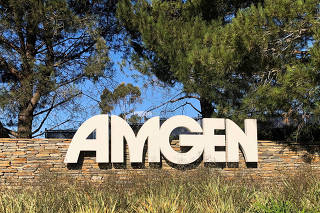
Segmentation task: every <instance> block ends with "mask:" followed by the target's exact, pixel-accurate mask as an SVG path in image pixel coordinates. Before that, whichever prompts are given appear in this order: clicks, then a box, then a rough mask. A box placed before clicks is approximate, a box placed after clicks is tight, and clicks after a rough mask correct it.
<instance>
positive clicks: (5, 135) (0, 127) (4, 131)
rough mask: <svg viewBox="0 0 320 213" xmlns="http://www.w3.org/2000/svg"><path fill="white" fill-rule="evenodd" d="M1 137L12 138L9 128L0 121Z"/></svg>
mask: <svg viewBox="0 0 320 213" xmlns="http://www.w3.org/2000/svg"><path fill="white" fill-rule="evenodd" d="M0 138H10V136H9V133H8V130H7V129H6V128H4V126H3V125H2V123H1V122H0Z"/></svg>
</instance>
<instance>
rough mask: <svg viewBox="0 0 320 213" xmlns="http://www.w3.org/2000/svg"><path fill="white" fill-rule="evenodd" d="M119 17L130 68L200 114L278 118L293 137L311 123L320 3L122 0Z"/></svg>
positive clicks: (297, 0)
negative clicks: (177, 89) (174, 88)
mask: <svg viewBox="0 0 320 213" xmlns="http://www.w3.org/2000/svg"><path fill="white" fill-rule="evenodd" d="M209 11H211V12H212V11H215V13H210V12H209ZM209 14H211V16H210V15H209ZM118 17H119V19H120V20H121V21H122V24H123V25H124V26H125V27H126V29H127V31H128V35H129V37H128V41H129V42H130V44H131V46H132V48H133V50H134V51H132V52H131V55H130V58H131V60H132V63H133V64H134V65H135V67H136V68H137V69H138V70H140V71H141V72H142V73H145V74H148V75H156V76H157V77H158V78H159V79H160V80H162V81H164V82H166V83H168V84H174V83H175V82H179V83H182V85H183V92H185V93H186V94H195V95H196V96H198V99H199V100H200V105H201V113H202V115H203V117H207V116H214V117H228V118H232V119H233V120H235V121H237V120H243V119H244V118H247V117H253V118H258V119H259V120H268V119H270V118H282V119H283V121H284V123H287V124H289V123H291V124H290V125H293V126H294V127H295V133H294V134H295V135H296V136H297V137H295V138H294V139H296V140H297V139H301V138H303V137H299V134H300V133H302V132H303V131H305V130H306V128H308V126H309V125H316V124H315V121H316V120H317V119H316V118H317V117H318V116H319V97H320V96H319V77H318V73H319V68H320V66H319V64H320V63H319V62H320V61H319V56H320V54H319V53H320V49H319V47H320V46H319V44H320V40H319V39H320V34H319V33H320V31H319V28H320V20H319V1H317V0H308V1H300V0H295V1H289V0H281V1H277V0H265V1H263V2H262V3H259V1H202V0H194V1H158V0H153V1H146V0H138V1H136V3H134V4H133V3H131V1H128V0H122V1H121V2H120V4H119V10H118ZM205 105H207V107H206V106H205ZM210 108H211V109H212V110H211V113H206V112H205V111H206V109H210ZM209 112H210V110H209ZM317 124H319V123H317ZM313 135H314V134H313ZM305 139H306V138H305ZM309 139H310V138H308V139H307V140H309Z"/></svg>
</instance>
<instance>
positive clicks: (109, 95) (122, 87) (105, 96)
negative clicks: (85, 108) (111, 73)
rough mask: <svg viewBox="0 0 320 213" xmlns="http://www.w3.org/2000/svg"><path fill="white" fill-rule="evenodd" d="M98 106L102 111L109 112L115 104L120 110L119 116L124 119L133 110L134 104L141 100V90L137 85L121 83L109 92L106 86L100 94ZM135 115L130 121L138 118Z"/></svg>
mask: <svg viewBox="0 0 320 213" xmlns="http://www.w3.org/2000/svg"><path fill="white" fill-rule="evenodd" d="M100 98H101V101H100V103H99V107H100V109H101V111H102V113H111V111H112V110H113V109H114V107H115V106H118V107H119V108H120V111H121V114H120V115H121V117H122V118H124V119H126V118H127V115H129V114H132V113H133V112H134V111H135V104H136V103H139V102H141V91H140V89H139V87H136V86H133V85H132V84H130V83H128V84H127V85H126V84H125V83H121V84H119V85H118V86H117V88H115V89H114V90H113V92H111V91H110V90H108V89H107V88H106V89H104V90H103V92H102V94H101V97H100ZM138 119H139V118H138V117H137V116H133V117H132V118H131V121H135V120H138Z"/></svg>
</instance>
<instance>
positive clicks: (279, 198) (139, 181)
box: [0, 170, 320, 213]
mask: <svg viewBox="0 0 320 213" xmlns="http://www.w3.org/2000/svg"><path fill="white" fill-rule="evenodd" d="M0 212H14V213H18V212H54V213H57V212H228V213H229V212H320V178H319V177H315V176H313V174H312V173H310V172H309V173H300V174H298V175H296V176H293V177H289V176H288V177H287V178H283V179H282V180H279V179H274V180H272V181H271V182H269V183H268V184H267V183H266V182H262V181H254V180H248V179H234V180H229V179H225V178H222V177H219V176H217V175H214V174H209V173H208V172H207V171H200V170H199V171H196V172H194V173H193V174H188V175H186V174H184V173H182V175H175V176H170V175H168V174H167V173H164V172H160V171H159V172H156V173H150V174H148V175H147V176H144V177H135V176H134V175H133V176H132V177H131V178H130V179H128V180H126V181H119V180H118V179H117V178H116V177H113V178H112V177H111V178H110V180H109V181H108V182H106V183H104V184H101V185H98V184H97V183H96V184H94V183H86V184H84V183H79V182H76V181H74V180H72V179H68V178H57V177H49V176H47V177H42V178H41V186H38V187H28V188H25V189H4V188H2V189H1V192H0Z"/></svg>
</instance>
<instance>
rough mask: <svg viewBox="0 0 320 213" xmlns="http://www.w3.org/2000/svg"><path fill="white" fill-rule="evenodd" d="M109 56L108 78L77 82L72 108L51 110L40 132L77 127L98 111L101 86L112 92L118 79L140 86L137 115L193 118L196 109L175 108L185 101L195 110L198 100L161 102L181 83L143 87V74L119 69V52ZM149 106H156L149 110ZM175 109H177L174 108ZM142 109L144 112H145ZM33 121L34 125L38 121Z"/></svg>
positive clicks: (174, 95)
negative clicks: (78, 93)
mask: <svg viewBox="0 0 320 213" xmlns="http://www.w3.org/2000/svg"><path fill="white" fill-rule="evenodd" d="M110 58H111V60H112V61H113V62H114V75H113V78H112V79H111V80H110V81H98V82H96V83H95V84H94V83H92V82H91V81H85V82H84V83H83V84H81V85H79V86H80V88H81V90H82V91H83V94H84V95H82V96H81V97H80V98H78V99H77V100H75V103H76V104H75V106H76V107H75V108H71V107H68V106H67V107H65V108H63V109H57V110H56V111H55V112H52V114H51V116H49V118H48V120H47V122H46V124H45V125H44V126H43V127H42V129H41V131H40V133H43V132H44V131H45V130H46V129H49V130H51V129H55V130H58V129H61V130H67V129H77V128H78V127H79V126H80V125H81V124H82V123H83V122H84V121H85V120H87V119H89V118H90V117H92V116H94V115H97V114H101V111H100V109H99V106H98V102H99V100H100V95H101V93H102V91H103V89H104V88H105V87H106V88H108V89H109V90H111V91H112V90H113V89H114V88H116V87H117V86H118V85H119V84H120V83H122V82H124V83H126V84H127V83H131V84H133V85H134V86H138V87H139V88H140V90H141V99H142V102H141V103H137V104H136V106H135V111H136V113H137V114H139V115H146V117H148V118H150V117H154V116H160V117H161V118H169V117H172V116H174V115H187V116H190V117H193V118H196V117H198V112H197V111H195V110H194V109H193V108H192V107H190V106H188V105H186V106H184V107H180V108H178V107H179V106H181V105H182V104H184V103H185V102H186V101H188V102H190V103H192V104H193V106H195V107H196V108H197V109H200V104H199V101H198V100H195V99H188V100H183V101H180V102H177V103H174V104H171V103H170V104H165V105H163V103H166V102H168V101H169V100H171V99H173V98H177V95H179V94H180V93H181V88H182V85H179V84H177V85H175V87H173V88H168V87H166V88H163V87H161V86H157V85H150V84H149V85H148V86H147V87H146V86H145V85H146V83H149V81H150V78H147V77H145V76H143V75H142V74H140V73H139V72H138V71H136V70H132V69H129V67H124V68H123V69H122V70H121V69H120V65H119V63H120V62H121V60H122V59H121V53H115V52H111V53H110ZM152 80H153V81H154V82H157V79H156V77H153V78H152ZM160 105H163V106H162V107H159V108H157V106H160ZM153 108H157V109H155V110H151V111H149V110H150V109H153ZM176 108H178V109H177V110H174V109H176ZM146 111H148V112H147V113H146ZM120 113H121V111H120V109H119V108H118V107H116V108H115V109H114V110H113V111H112V114H114V115H119V114H120ZM69 117H71V121H68V122H65V121H66V120H67V119H68V118H69ZM64 122H65V123H64ZM35 123H36V124H37V123H38V122H35ZM61 123H62V124H61ZM59 124H61V125H59ZM40 133H39V134H40ZM37 137H44V135H39V136H37Z"/></svg>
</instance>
